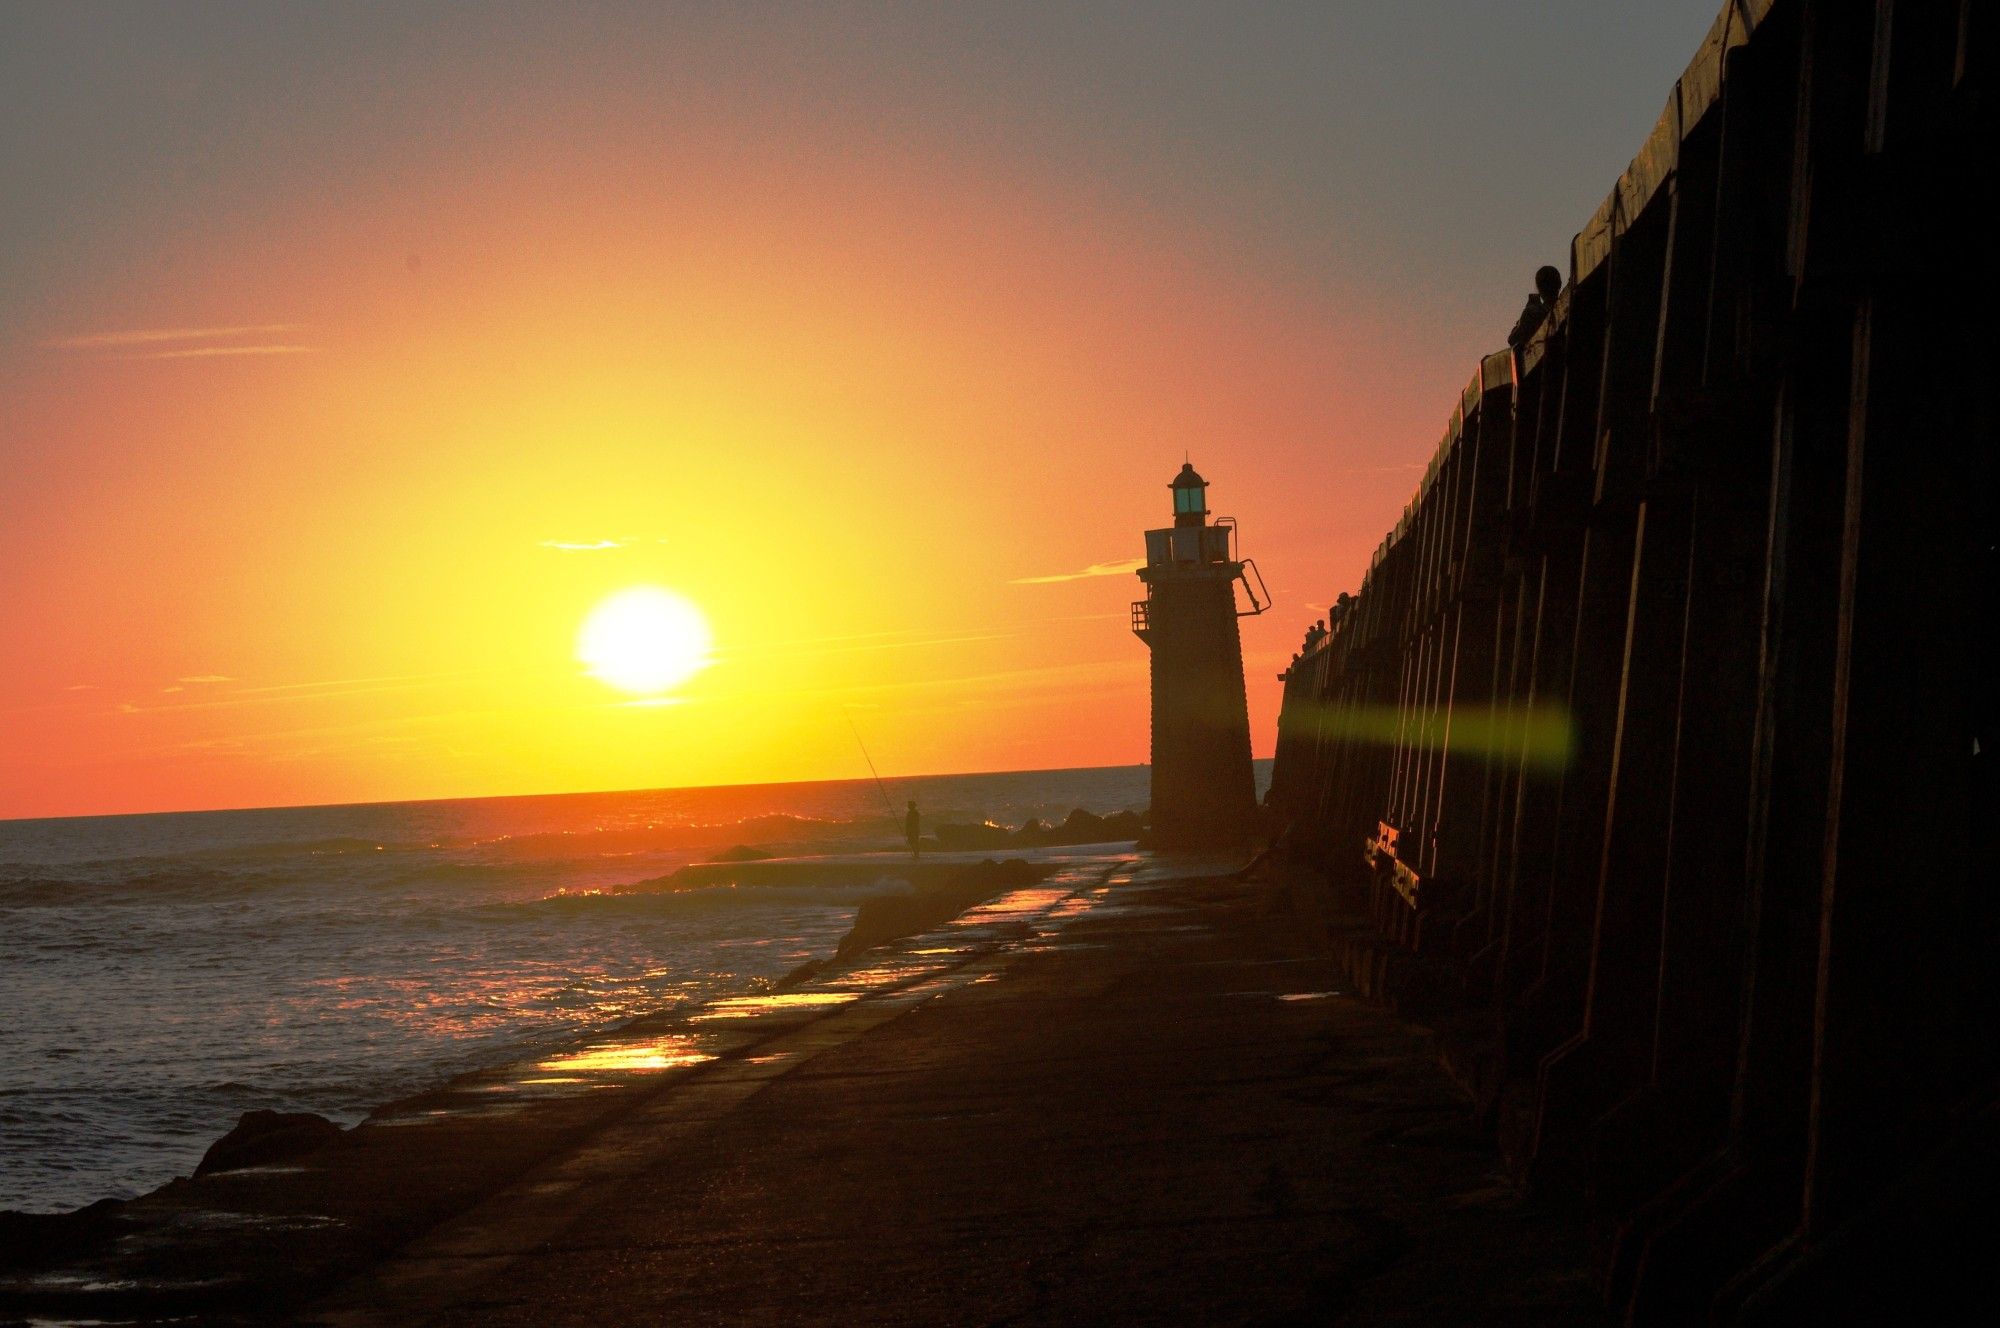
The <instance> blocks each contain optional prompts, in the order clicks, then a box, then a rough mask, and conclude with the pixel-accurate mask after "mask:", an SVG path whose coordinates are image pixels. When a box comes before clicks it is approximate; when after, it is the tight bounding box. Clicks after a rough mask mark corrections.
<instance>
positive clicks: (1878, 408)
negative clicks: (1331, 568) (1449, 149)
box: [1269, 0, 2000, 1322]
mask: <svg viewBox="0 0 2000 1328" xmlns="http://www.w3.org/2000/svg"><path fill="white" fill-rule="evenodd" d="M1977 8H1978V7H1977V6H1976V5H1971V4H1961V3H1959V2H1958V0H1918V2H1912V0H1895V3H1894V4H1893V5H1892V4H1891V3H1890V0H1878V2H1877V3H1854V2H1850V0H1844V2H1843V3H1831V2H1830V0H1738V2H1736V3H1731V4H1729V5H1727V6H1726V7H1725V8H1724V10H1723V12H1722V14H1721V15H1720V16H1719V17H1718V19H1717V20H1716V23H1715V25H1714V27H1713V28H1712V29H1711V31H1710V32H1709V34H1708V37H1707V39H1706V40H1705V41H1704V43H1703V44H1702V46H1701V48H1700V50H1699V51H1698V52H1697V54H1696V56H1695V58H1694V60H1693V62H1692V63H1691V64H1690V65H1689V66H1688V69H1687V72H1686V73H1685V74H1684V75H1683V77H1682V78H1681V79H1680V81H1679V82H1678V83H1677V84H1676V86H1675V87H1674V89H1673V92H1672V95H1671V96H1670V97H1669V98H1668V100H1667V104H1666V109H1665V111H1664V113H1663V114H1662V115H1661V117H1660V120H1659V122H1658V125H1657V126H1656V127H1655V129H1654V130H1653V132H1652V133H1651V135H1650V136H1649V137H1648V138H1647V140H1646V142H1645V144H1644V145H1643V147H1642V148H1641V150H1640V152H1639V154H1638V155H1637V156H1636V157H1635V158H1634V160H1633V162H1632V165H1631V167H1630V169H1628V170H1627V171H1626V173H1625V174H1624V175H1623V176H1622V177H1621V178H1620V179H1619V180H1618V182H1617V184H1616V186H1615V187H1614V188H1613V189H1612V191H1611V193H1610V194H1609V196H1608V197H1607V198H1606V199H1605V201H1604V204H1603V206H1602V207H1600V208H1599V209H1598V211H1597V213H1596V214H1595V215H1594V216H1593V217H1591V219H1590V221H1589V223H1588V224H1587V225H1586V226H1585V227H1584V228H1583V230H1582V231H1581V232H1580V233H1578V234H1577V235H1576V236H1575V238H1574V240H1573V241H1572V244H1571V252H1570V259H1569V274H1568V281H1567V284H1566V286H1565V289H1564V290H1563V292H1562V294H1561V295H1560V297H1559V298H1558V299H1557V300H1556V301H1555V302H1554V306H1553V309H1552V312H1551V313H1550V315H1549V317H1548V318H1547V320H1546V321H1545V322H1544V323H1543V324H1542V325H1541V327H1540V328H1539V329H1538V330H1536V331H1535V332H1534V333H1533V335H1532V336H1530V337H1528V338H1527V339H1526V340H1525V341H1523V342H1522V343H1520V344H1518V345H1516V346H1514V347H1512V348H1510V349H1508V350H1503V351H1499V352H1497V353H1495V354H1493V355H1491V356H1489V357H1487V358H1486V360H1485V361H1484V362H1483V363H1481V364H1480V365H1479V366H1478V367H1477V369H1476V370H1475V371H1474V373H1473V374H1472V377H1471V380H1470V382H1468V384H1467V385H1466V387H1465V390H1464V392H1463V394H1462V396H1461V399H1460V400H1459V401H1458V402H1456V403H1455V404H1454V408H1453V409H1452V411H1451V416H1450V422H1449V424H1448V426H1447V427H1446V430H1445V433H1444V437H1443V440H1442V442H1441V443H1440V444H1439V446H1438V448H1437V451H1436V454H1435V456H1434V457H1433V458H1432V460H1431V463H1430V465H1429V467H1428V469H1427V470H1426V472H1425V475H1424V478H1423V481H1422V483H1421V485H1420V486H1419V487H1418V489H1417V491H1416V493H1415V495H1414V497H1413V498H1412V499H1411V501H1410V504H1409V506H1408V508H1407V509H1406V510H1405V512H1404V514H1403V516H1402V518H1401V520H1399V521H1398V522H1397V524H1396V526H1395V528H1394V529H1393V530H1392V531H1391V532H1390V533H1389V534H1388V536H1387V537H1386V538H1385V539H1384V540H1383V542H1382V544H1381V546H1380V547H1379V548H1378V549H1377V551H1376V552H1375V555H1374V557H1373V559H1372V561H1371V564H1370V566H1369V567H1368V569H1367V571H1366V574H1365V575H1364V576H1363V577H1362V579H1361V583H1360V587H1359V591H1358V593H1357V594H1354V595H1352V596H1344V597H1343V598H1342V602H1340V603H1338V604H1337V605H1336V607H1335V610H1334V613H1333V615H1332V617H1331V618H1330V619H1329V620H1328V621H1327V623H1326V624H1325V627H1324V628H1323V629H1322V628H1318V627H1316V628H1315V629H1314V630H1312V631H1310V632H1308V634H1307V640H1306V643H1305V646H1304V648H1303V649H1302V651H1301V653H1300V655H1299V656H1298V657H1297V658H1296V659H1295V660H1294V662H1293V663H1292V665H1291V667H1290V668H1289V669H1288V670H1287V672H1286V673H1285V674H1284V675H1282V676H1283V681H1284V684H1285V691H1284V702H1283V710H1282V712H1281V717H1280V721H1279V735H1278V746H1277V756H1276V764H1275V769H1274V774H1273V781H1272V787H1271V792H1270V795H1269V801H1270V803H1271V805H1272V807H1273V809H1274V812H1275V814H1276V819H1277V820H1278V821H1279V822H1280V823H1288V824H1289V826H1290V829H1289V831H1288V832H1287V837H1286V840H1285V843H1286V844H1288V845H1289V846H1291V848H1292V849H1293V850H1294V851H1296V852H1297V853H1300V854H1303V855H1304V856H1306V857H1307V858H1308V859H1310V860H1311V861H1313V862H1314V863H1316V864H1319V865H1321V866H1324V867H1325V868H1327V870H1328V873H1329V877H1330V879H1331V880H1332V882H1333V883H1334V884H1333V888H1335V889H1338V890H1341V891H1347V892H1353V893H1355V894H1359V895H1364V896H1365V900H1366V907H1367V908H1368V910H1369V915H1370V916H1371V917H1372V919H1373V931H1372V938H1373V939H1372V940H1371V941H1370V942H1369V943H1368V944H1367V945H1366V946H1365V947H1363V948H1364V949H1365V951H1366V953H1363V954H1358V955H1357V956H1356V961H1355V968H1356V970H1357V980H1358V981H1360V982H1362V983H1363V984H1364V985H1366V986H1367V987H1369V988H1370V989H1371V990H1373V991H1375V992H1376V993H1377V994H1380V995H1383V996H1385V997H1387V998H1389V999H1393V1000H1397V1001H1399V1002H1401V1003H1402V1004H1403V1005H1404V1006H1406V1007H1407V1008H1408V1009H1410V1010H1411V1011H1412V1012H1413V1013H1418V1014H1422V1015H1424V1016H1426V1017H1430V1018H1432V1019H1434V1020H1436V1021H1437V1022H1438V1024H1439V1027H1440V1028H1441V1029H1443V1030H1444V1031H1445V1032H1446V1038H1445V1042H1446V1045H1447V1047H1448V1049H1450V1051H1451V1054H1452V1056H1453V1057H1454V1059H1455V1061H1456V1062H1457V1063H1458V1064H1459V1066H1460V1068H1461V1069H1463V1070H1464V1071H1465V1077H1466V1078H1467V1080H1468V1082H1470V1083H1472V1084H1473V1085H1474V1086H1475V1087H1476V1090H1477V1092H1478V1094H1479V1096H1480V1100H1481V1105H1482V1107H1483V1109H1484V1110H1485V1111H1486V1112H1487V1113H1488V1115H1489V1118H1490V1120H1491V1122H1492V1124H1493V1126H1494V1128H1495V1129H1496V1131H1497V1132H1498V1133H1499V1136H1500V1138H1501V1141H1502V1143H1503V1145H1504V1146H1505V1149H1506V1151H1507V1154H1508V1156H1509V1157H1510V1159H1511V1160H1512V1161H1513V1162H1514V1163H1515V1164H1516V1165H1517V1166H1518V1168H1519V1169H1520V1171H1521V1173H1522V1174H1523V1175H1524V1176H1525V1177H1526V1178H1527V1179H1528V1180H1529V1181H1530V1182H1531V1183H1532V1184H1534V1185H1535V1186H1537V1187H1538V1188H1540V1189H1543V1190H1544V1191H1546V1192H1549V1193H1552V1194H1557V1195H1560V1196H1563V1197H1565V1198H1567V1199H1568V1200H1569V1201H1572V1202H1575V1203H1579V1204H1583V1205H1586V1206H1588V1207H1589V1208H1590V1210H1591V1211H1592V1212H1594V1213H1595V1214H1597V1215H1598V1216H1599V1217H1600V1218H1601V1219H1602V1221H1603V1223H1604V1229H1605V1231H1606V1233H1607V1242H1606V1247H1607V1251H1608V1253H1607V1257H1606V1261H1605V1265H1604V1280H1605V1288H1606V1294H1607V1297H1608V1299H1609V1301H1610V1303H1611V1304H1612V1305H1613V1306H1614V1307H1616V1308H1618V1309H1619V1310H1620V1311H1621V1312H1623V1313H1625V1314H1627V1315H1629V1316H1630V1317H1631V1318H1632V1319H1633V1320H1634V1321H1642V1322H1652V1321H1671V1322H1682V1321H1698V1320H1700V1319H1702V1318H1705V1317H1710V1316H1717V1317H1722V1318H1728V1319H1744V1320H1755V1319H1759V1318H1772V1317H1775V1318H1778V1319H1785V1318H1787V1317H1789V1316H1791V1315H1794V1314H1799V1313H1803V1312H1806V1311H1812V1310H1818V1311H1822V1312H1824V1311H1827V1310H1828V1309H1829V1308H1831V1307H1838V1308H1840V1309H1842V1310H1845V1311H1848V1312H1854V1311H1856V1310H1857V1309H1858V1308H1859V1307H1861V1306H1863V1305H1866V1304H1867V1303H1868V1299H1869V1297H1871V1296H1884V1297H1889V1300H1888V1301H1887V1302H1885V1303H1891V1304H1892V1303H1893V1302H1894V1295H1895V1293H1894V1290H1893V1284H1894V1283H1897V1282H1899V1281H1900V1280H1901V1279H1905V1278H1920V1277H1924V1276H1930V1275H1933V1273H1934V1272H1935V1271H1936V1270H1938V1269H1940V1268H1943V1269H1946V1270H1947V1271H1948V1270H1949V1268H1950V1267H1952V1266H1954V1263H1953V1261H1954V1260H1955V1259H1956V1258H1957V1257H1958V1256H1957V1255H1955V1254H1954V1253H1953V1251H1955V1250H1962V1249H1963V1248H1964V1245H1963V1242H1964V1239H1965V1231H1966V1230H1967V1229H1968V1228H1967V1227H1966V1226H1965V1225H1964V1224H1965V1223H1967V1222H1971V1223H1973V1226H1972V1227H1971V1228H1970V1229H1972V1230H1978V1229H1986V1228H1989V1227H1990V1223H1987V1222H1986V1221H1985V1220H1984V1219H1983V1218H1982V1217H1979V1216H1977V1214H1979V1213H1983V1211H1984V1206H1985V1205H1990V1204H1991V1203H1992V1202H1993V1196H1992V1194H1991V1192H1990V1189H1989V1188H1987V1187H1986V1182H1987V1181H1990V1180H1993V1179H1996V1178H2000V1169H1996V1168H1995V1167H1994V1166H1993V1163H1992V1159H1993V1157H1994V1154H1995V1151H1996V1150H1995V1149H1994V1148H1993V1142H1994V1140H1995V1138H1996V1131H1995V1130H1994V1128H1993V1120H1994V1114H1993V1102H1994V1094H1993V1084H1994V1076H1995V1070H1996V1052H1995V1045H1996V1038H1995V1036H1994V1029H1995V1028H1996V1027H2000V1024H1996V1022H1995V1015H1996V1013H2000V999H1996V997H1997V996H2000V993H1996V977H1995V975H1996V973H2000V961H1997V960H1996V950H1995V946H1996V943H2000V927H1996V898H2000V896H1997V895H1996V891H1995V889H1994V884H1995V882H1994V872H1993V866H1992V864H1993V860H1994V859H1993V848H1994V844H1993V826H1994V824H1995V821H1996V811H2000V809H1996V807H1995V797H1994V781H1993V774H1992V761H1993V756H1992V748H1993V743H1994V741H1995V736H1996V735H1995V733H1994V727H1995V726H1994V711H1993V700H1992V698H1993V694H1994V690H1995V679H1996V678H2000V662H1996V660H1995V658H1994V651H1993V645H1992V641H1993V639H1994V636H1995V635H1996V632H1995V625H1996V622H2000V615H1996V612H1995V610H1996V591H1995V569H1994V561H1995V556H1994V545H1995V540H1996V530H1995V484H1996V479H1995V466H1994V458H1995V438H1994V428H1993V408H1992V405H1991V399H1992V396H1993V393H1994V388H1993V385H1992V384H1993V365H1994V363H1995V359H1994V351H1995V337H1994V333H1993V330H1992V328H1993V322H1994V319H1995V316H1996V315H1995V309H1994V293H1995V292H1994V283H1993V280H1992V257H1991V253H1990V249H1991V230H1992V223H1991V219H1990V211H1989V209H1990V207H1991V204H1990V202H1988V201H1986V200H1987V199H1989V198H1990V197H1992V196H1994V195H1993V193H1992V183H1991V177H1992V175H1993V173H1994V170H1993V167H1994V162H1995V161H1996V159H2000V149H1996V143H1995V141H1994V135H1993V132H1992V120H1991V109H1990V106H1991V103H1990V98H1991V96H1992V93H1993V87H1992V77H1991V67H1992V46H1993V40H1994V34H1993V25H1992V24H1991V23H1990V22H1988V21H1986V20H1989V19H1990V18H1991V16H1990V15H1978V14H1977V13H1976V10H1977ZM1524 276H1525V274H1524ZM1974 1176H1977V1177H1983V1178H1984V1179H1982V1180H1978V1181H1973V1180H1970V1179H1968V1178H1969V1177H1974ZM1975 1193H1976V1194H1977V1196H1978V1197H1977V1198H1968V1195H1971V1194H1975ZM1968 1204H1970V1205H1972V1206H1971V1207H1968ZM1925 1270H1931V1271H1929V1272H1927V1271H1925ZM1961 1271H1962V1267H1961ZM1906 1285H1907V1284H1906ZM1903 1307H1904V1308H1905V1309H1907V1304H1906V1303H1905V1305H1904V1306H1903Z"/></svg>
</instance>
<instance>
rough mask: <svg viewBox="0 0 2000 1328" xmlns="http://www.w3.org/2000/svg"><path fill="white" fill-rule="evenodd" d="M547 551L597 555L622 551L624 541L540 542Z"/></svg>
mask: <svg viewBox="0 0 2000 1328" xmlns="http://www.w3.org/2000/svg"><path fill="white" fill-rule="evenodd" d="M537 542H538V543H539V544H540V545H541V546H542V547H543V548H545V549H561V550H562V551H563V552H564V553H595V552H597V551H598V550H600V549H622V548H624V547H625V541H624V540H608V539H601V540H539V541H537Z"/></svg>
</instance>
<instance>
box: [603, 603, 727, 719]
mask: <svg viewBox="0 0 2000 1328" xmlns="http://www.w3.org/2000/svg"><path fill="white" fill-rule="evenodd" d="M714 645H715V638H714V634H713V633H712V632H711V631H710V630H709V626H708V619H707V617H706V616H705V615H704V614H703V613H702V611H701V609H700V607H699V606H697V605H696V604H695V602H694V601H693V600H691V599H689V598H688V597H687V596H685V595H681V594H677V593H675V592H674V591H671V590H662V589H660V588H659V587H657V586H634V587H632V588H631V589H629V590H621V591H618V592H617V593H616V594H614V595H611V596H609V597H607V598H606V599H605V600H604V601H603V602H601V603H600V604H598V606H597V607H596V608H594V609H592V610H591V611H590V616H589V617H587V618H585V619H584V621H583V627H582V630H580V631H579V632H578V633H577V641H576V655H577V658H578V659H579V660H581V661H583V664H584V666H585V672H587V673H589V674H590V675H591V676H592V677H594V678H596V679H598V680H599V681H600V682H603V683H606V684H608V685H609V686H612V687H616V688H617V689H618V690H620V691H622V692H629V693H631V694H632V695H634V696H645V697H653V696H658V695H660V694H661V693H663V692H667V691H670V690H672V689H673V688H675V687H678V686H679V685H680V684H682V683H684V682H686V681H687V680H688V679H690V678H692V677H694V675H695V674H697V673H700V672H701V671H702V670H703V669H705V668H707V667H708V666H709V664H710V663H711V662H712V661H711V658H710V651H711V650H712V649H713V648H714Z"/></svg>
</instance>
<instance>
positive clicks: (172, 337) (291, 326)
mask: <svg viewBox="0 0 2000 1328" xmlns="http://www.w3.org/2000/svg"><path fill="white" fill-rule="evenodd" d="M304 330H305V324H304V323H236V324H232V325H230V326H226V327H146V328H133V329H130V330H127V331H123V332H87V333H84V334H82V335H81V336H73V337H56V338H55V339H54V340H51V341H44V342H43V343H42V348H43V349H44V350H124V349H128V348H130V347H133V346H153V345H160V344H164V343H171V342H176V341H233V340H238V339H241V338H244V337H275V336H282V335H284V334H286V333H288V332H301V331H304Z"/></svg>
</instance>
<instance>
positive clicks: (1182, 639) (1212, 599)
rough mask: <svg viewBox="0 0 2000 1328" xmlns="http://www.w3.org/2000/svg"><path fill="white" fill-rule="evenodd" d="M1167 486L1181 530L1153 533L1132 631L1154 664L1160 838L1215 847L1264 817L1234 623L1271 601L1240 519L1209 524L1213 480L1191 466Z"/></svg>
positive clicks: (1236, 839)
mask: <svg viewBox="0 0 2000 1328" xmlns="http://www.w3.org/2000/svg"><path fill="white" fill-rule="evenodd" d="M1168 487H1169V488H1170V489H1171V490H1172V491H1173V495H1174V524H1173V525H1171V526H1168V527H1166V528H1164V529H1161V530H1149V531H1147V532H1146V565H1145V567H1143V568H1142V569H1140V572H1139V579H1140V580H1141V581H1143V582H1145V583H1146V598H1144V599H1142V600H1137V601H1135V602H1134V603H1133V605H1132V631H1133V633H1134V634H1135V635H1137V636H1138V638H1139V639H1140V640H1141V641H1144V642H1145V643H1146V646H1147V648H1148V649H1149V650H1150V651H1151V652H1152V656H1153V660H1152V663H1153V831H1152V839H1153V842H1154V844H1155V845H1157V846H1159V847H1161V848H1214V847H1221V846H1225V845H1230V844H1238V843H1241V842H1242V841H1243V840H1244V839H1246V838H1247V837H1248V836H1249V834H1250V830H1251V825H1252V820H1253V817H1254V816H1255V813H1256V805H1257V785H1256V780H1255V777H1254V776H1253V775H1252V774H1251V770H1250V710H1249V706H1248V705H1247V703H1246V702H1245V699H1244V694H1243V639H1242V636H1241V635H1240V634H1239V633H1238V631H1237V627H1236V620H1237V619H1238V618H1243V617H1248V616H1250V615H1252V614H1258V613H1262V612H1263V611H1264V610H1265V609H1267V608H1269V607H1270V605H1271V599H1270V596H1269V595H1268V594H1267V593H1265V590H1264V582H1263V578H1262V577H1261V576H1259V575H1258V573H1257V565H1256V564H1255V563H1253V562H1250V561H1249V560H1247V559H1244V558H1242V557H1240V556H1239V554H1238V551H1237V547H1236V522H1235V520H1234V519H1233V518H1230V517H1220V518H1217V519H1216V520H1214V521H1213V522H1211V521H1210V520H1209V510H1208V481H1207V480H1204V479H1203V478H1202V477H1201V476H1200V475H1199V474H1197V473H1196V472H1195V468H1194V466H1193V464H1192V463H1190V464H1188V465H1184V466H1182V467H1181V470H1180V474H1178V475H1176V476H1174V478H1173V481H1172V483H1171V484H1170V485H1169V486H1168ZM1239 586H1241V587H1242V595H1241V597H1240V598H1239V595H1238V591H1237V588H1238V587H1239Z"/></svg>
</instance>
